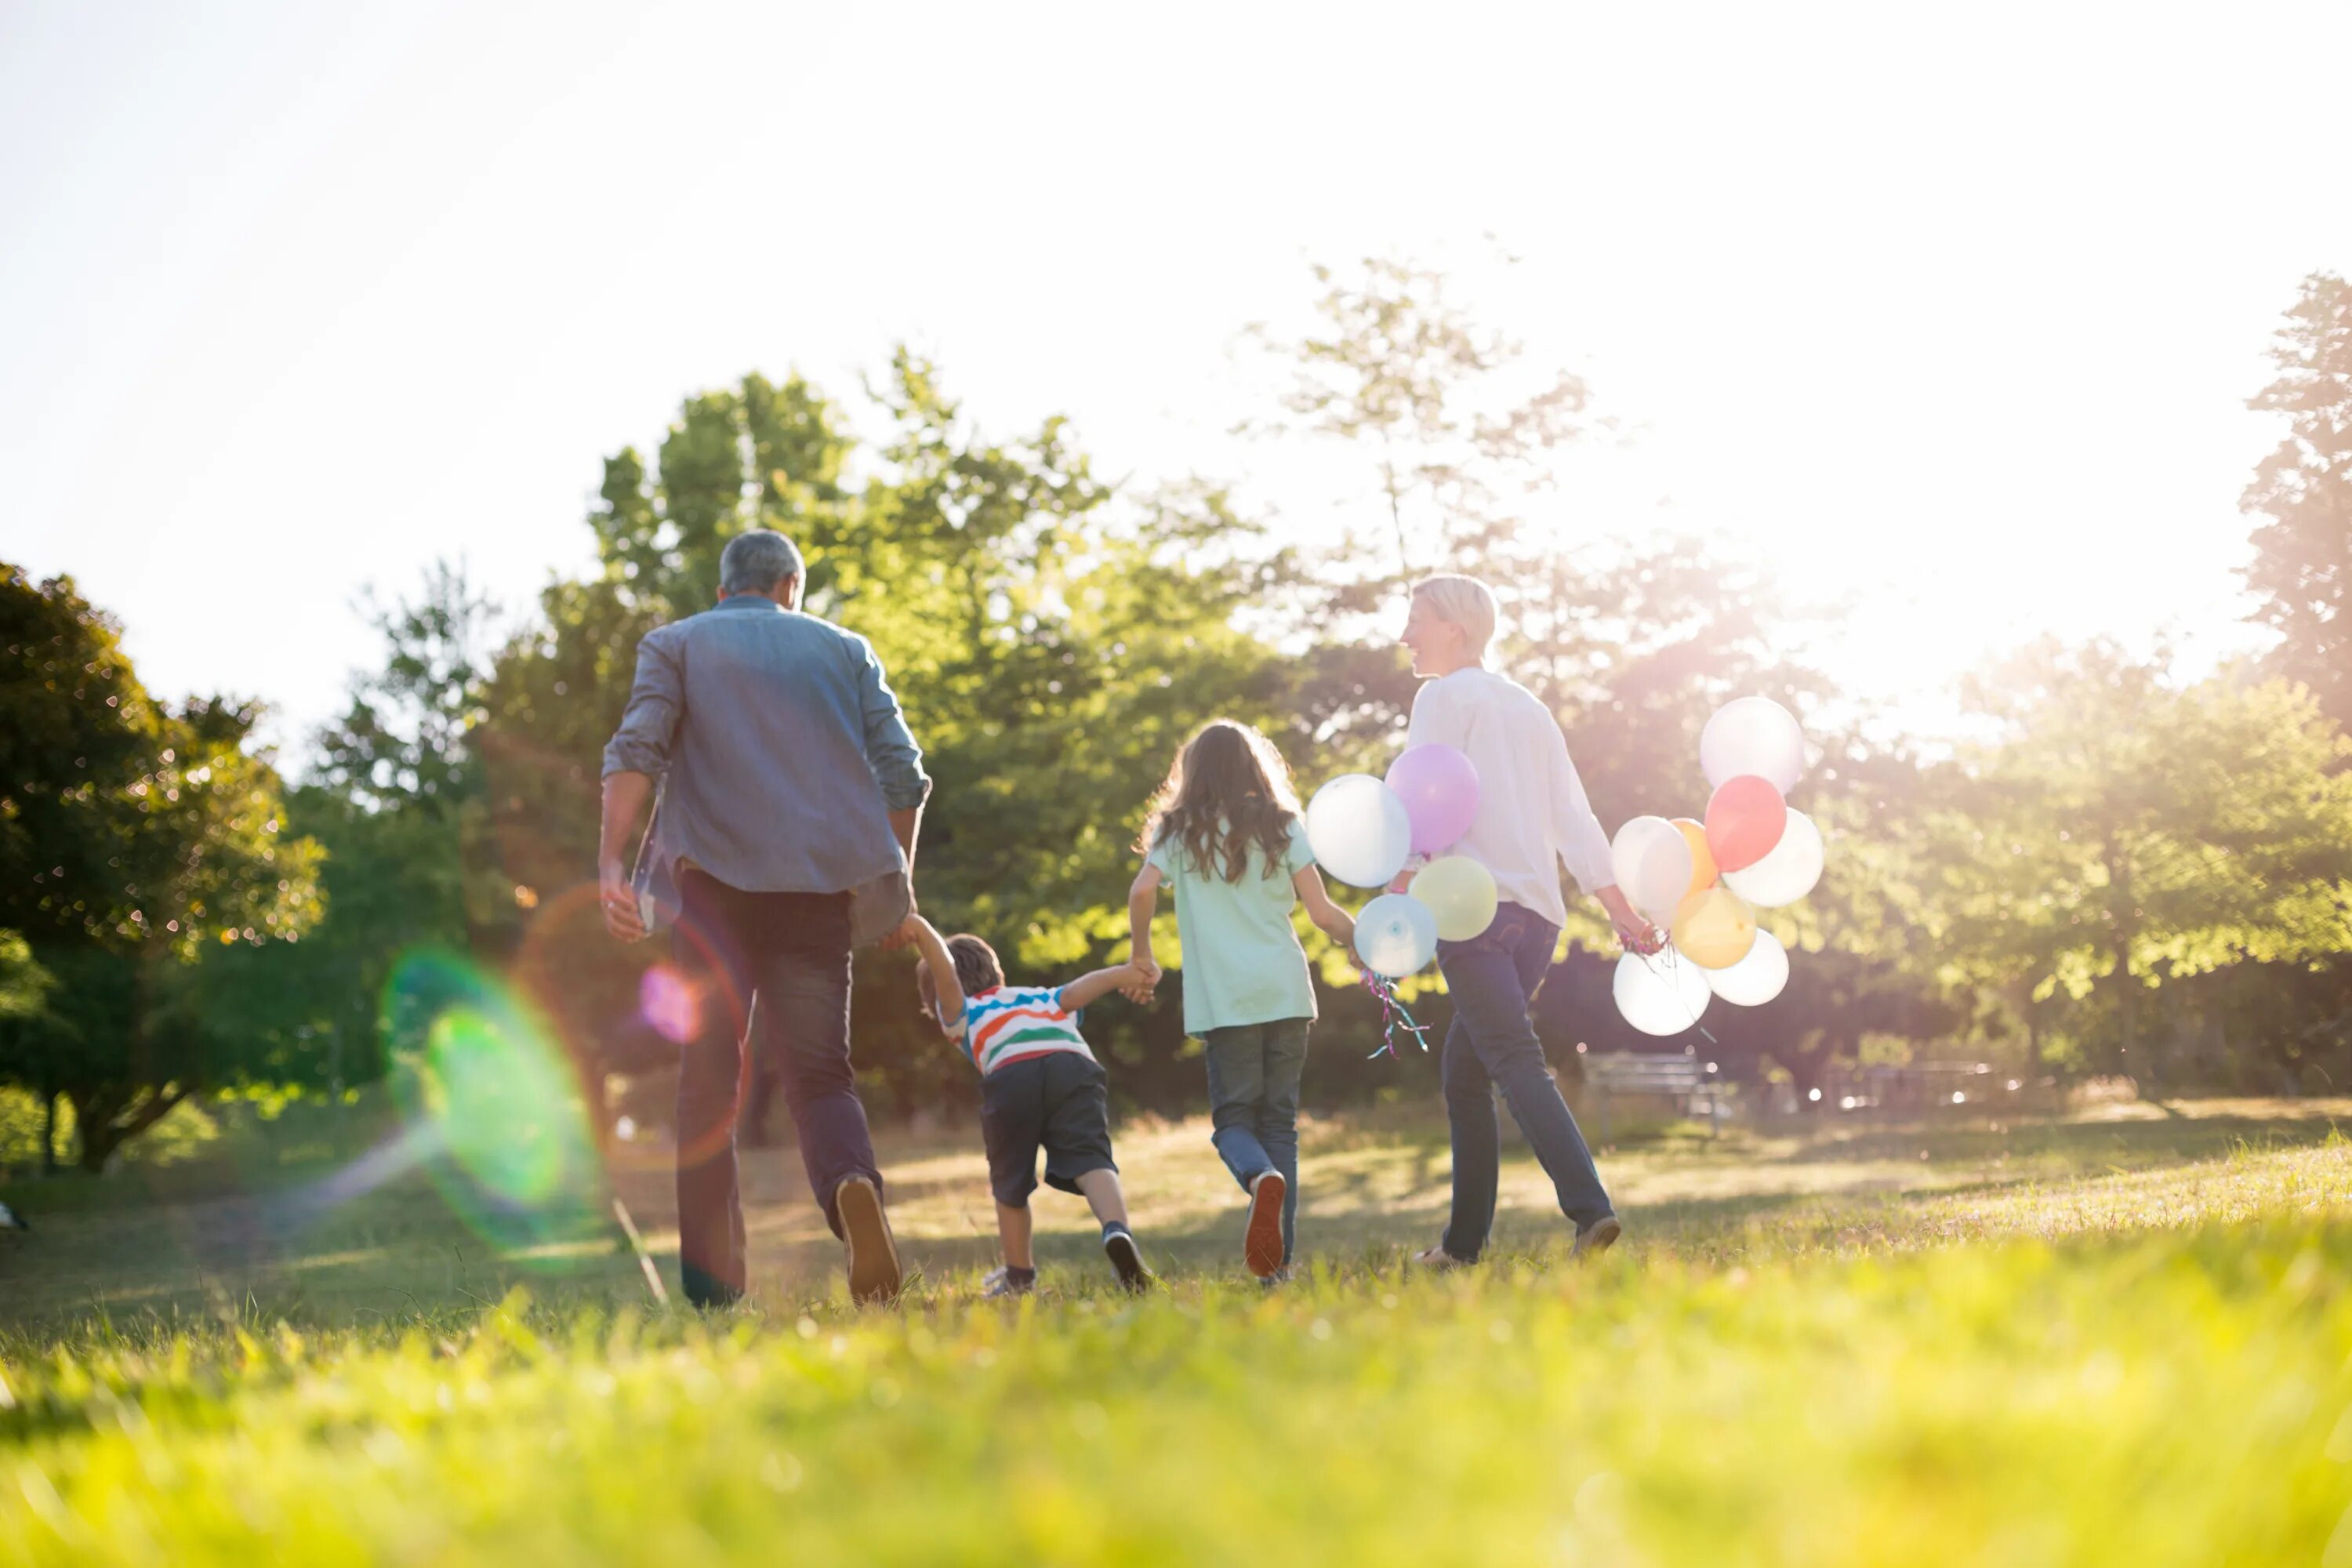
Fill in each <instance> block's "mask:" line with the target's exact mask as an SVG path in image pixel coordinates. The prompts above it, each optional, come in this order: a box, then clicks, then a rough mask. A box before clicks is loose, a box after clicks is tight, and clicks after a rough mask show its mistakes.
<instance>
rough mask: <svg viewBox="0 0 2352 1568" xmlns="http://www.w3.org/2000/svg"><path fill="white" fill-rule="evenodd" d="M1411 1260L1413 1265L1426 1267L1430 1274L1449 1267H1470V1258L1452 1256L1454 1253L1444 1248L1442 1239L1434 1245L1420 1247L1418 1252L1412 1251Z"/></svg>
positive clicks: (1441, 1272)
mask: <svg viewBox="0 0 2352 1568" xmlns="http://www.w3.org/2000/svg"><path fill="white" fill-rule="evenodd" d="M1412 1261H1413V1267H1415V1268H1424V1269H1427V1270H1428V1271H1429V1272H1430V1273H1432V1274H1443V1273H1444V1272H1445V1271H1446V1270H1448V1269H1451V1268H1469V1267H1470V1260H1469V1259H1468V1258H1456V1257H1454V1254H1452V1253H1450V1252H1448V1251H1446V1250H1445V1244H1444V1242H1442V1241H1441V1242H1439V1243H1438V1244H1437V1245H1436V1246H1435V1247H1423V1248H1422V1250H1420V1251H1419V1252H1416V1253H1414V1254H1413V1255H1412Z"/></svg>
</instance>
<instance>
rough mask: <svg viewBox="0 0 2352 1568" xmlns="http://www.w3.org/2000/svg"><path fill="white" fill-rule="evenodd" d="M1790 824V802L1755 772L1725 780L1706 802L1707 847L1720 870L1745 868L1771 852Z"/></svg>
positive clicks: (1770, 782) (1769, 781) (1768, 781)
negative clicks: (1712, 853)
mask: <svg viewBox="0 0 2352 1568" xmlns="http://www.w3.org/2000/svg"><path fill="white" fill-rule="evenodd" d="M1788 826H1789V803H1788V802H1787V801H1785V800H1783V799H1781V798H1780V790H1779V789H1777V788H1776V787H1774V785H1773V784H1772V781H1771V780H1770V779H1768V778H1759V776H1757V775H1756V774H1754V773H1741V774H1738V776H1737V777H1734V778H1727V779H1726V780H1724V781H1723V783H1722V784H1720V785H1718V786H1717V789H1716V792H1715V794H1714V795H1713V796H1712V797H1710V798H1709V799H1708V801H1707V803H1706V847H1707V848H1708V849H1709V850H1711V851H1713V852H1714V855H1715V864H1716V868H1717V870H1720V871H1745V870H1746V869H1748V867H1750V866H1753V865H1754V864H1756V862H1757V861H1759V860H1761V859H1762V858H1764V857H1765V856H1767V855H1769V854H1770V853H1771V852H1772V847H1773V846H1774V845H1776V844H1778V843H1780V835H1781V833H1782V832H1783V831H1784V830H1785V829H1786V828H1787V827H1788Z"/></svg>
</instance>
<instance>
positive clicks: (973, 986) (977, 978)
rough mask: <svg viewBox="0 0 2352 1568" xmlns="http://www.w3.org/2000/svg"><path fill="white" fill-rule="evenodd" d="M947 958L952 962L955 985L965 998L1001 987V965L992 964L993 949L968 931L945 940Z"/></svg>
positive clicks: (993, 960) (1002, 981)
mask: <svg viewBox="0 0 2352 1568" xmlns="http://www.w3.org/2000/svg"><path fill="white" fill-rule="evenodd" d="M948 957H949V958H950V959H952V960H953V961H954V963H955V972H956V984H958V985H960V986H961V987H962V988H963V994H965V995H967V996H977V995H979V994H981V993H982V992H983V991H993V990H995V989H996V988H997V987H998V986H1000V985H1002V984H1004V965H1003V964H1002V963H998V962H997V961H996V950H995V949H994V948H992V947H991V946H989V945H988V943H986V942H982V941H981V940H980V938H978V937H976V936H973V935H972V934H971V932H969V931H966V932H965V933H964V934H963V935H961V936H951V937H950V938H948Z"/></svg>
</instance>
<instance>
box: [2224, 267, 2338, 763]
mask: <svg viewBox="0 0 2352 1568" xmlns="http://www.w3.org/2000/svg"><path fill="white" fill-rule="evenodd" d="M2271 357H2272V359H2273V360H2274V361H2276V362H2277V363H2278V366H2279V376H2278V379H2277V380H2275V381H2273V382H2272V383H2271V384H2269V385H2268V386H2266V387H2264V388H2263V390H2262V392H2261V393H2260V394H2258V395H2256V396H2255V397H2254V398H2253V400H2252V405H2251V406H2252V407H2254V408H2257V409H2260V410H2262V411H2263V412H2265V413H2271V414H2283V415H2284V416H2286V418H2287V422H2288V432H2287V436H2286V438H2285V439H2284V441H2282V442H2280V443H2279V446H2278V447H2277V449H2276V450H2274V451H2273V452H2272V453H2271V455H2270V456H2269V457H2267V458H2263V461H2262V463H2261V464H2260V466H2259V467H2257V468H2255V470H2254V478H2253V482H2252V483H2251V484H2249V485H2248V486H2247V487H2246V491H2245V495H2244V496H2243V498H2242V500H2240V501H2239V503H2238V504H2239V508H2240V510H2242V511H2245V512H2247V513H2249V514H2250V515H2252V516H2253V517H2256V518H2259V519H2261V520H2263V521H2260V522H2259V523H2258V524H2257V525H2256V527H2255V529H2254V532H2253V543H2254V559H2253V563H2252V565H2250V566H2249V567H2247V568H2246V585H2247V587H2249V588H2251V589H2252V591H2253V592H2254V594H2255V595H2256V596H2257V598H2258V599H2259V601H2260V603H2259V604H2258V605H2257V607H2256V608H2255V610H2254V618H2255V619H2256V620H2259V621H2261V622H2262V623H2263V624H2264V625H2265V626H2272V627H2273V628H2275V629H2276V630H2277V631H2278V633H2279V634H2280V637H2281V639H2282V640H2281V641H2280V643H2279V646H2278V648H2277V650H2276V651H2275V653H2274V654H2273V656H2272V661H2273V668H2276V669H2277V671H2278V672H2279V673H2280V674H2282V675H2284V676H2285V677H2287V678H2288V679H2293V680H2299V681H2301V682H2303V684H2305V686H2308V687H2309V688H2311V689H2312V691H2313V692H2314V693H2315V695H2316V696H2317V697H2318V699H2319V705H2320V709H2321V710H2322V711H2323V712H2325V713H2326V714H2327V715H2328V716H2329V717H2330V718H2332V719H2334V720H2335V721H2336V723H2337V724H2339V725H2342V726H2344V727H2346V728H2347V729H2352V285H2347V283H2346V282H2345V280H2344V279H2341V278H2338V277H2336V276H2335V275H2334V274H2332V273H2326V272H2315V273H2313V274H2312V275H2311V276H2310V277H2308V278H2306V279H2304V282H2303V292H2302V295H2301V297H2300V298H2299V299H2297V300H2296V301H2295V304H2294V309H2293V310H2289V311H2288V312H2287V317H2286V325H2285V326H2284V327H2283V328H2281V329H2280V330H2279V331H2278V333H2277V335H2276V338H2275V341H2274V346H2273V348H2272V350H2271Z"/></svg>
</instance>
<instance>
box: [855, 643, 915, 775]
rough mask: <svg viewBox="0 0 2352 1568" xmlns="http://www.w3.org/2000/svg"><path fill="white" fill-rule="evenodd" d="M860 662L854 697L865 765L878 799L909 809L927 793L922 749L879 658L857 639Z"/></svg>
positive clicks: (871, 648)
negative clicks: (862, 729) (861, 726)
mask: <svg viewBox="0 0 2352 1568" xmlns="http://www.w3.org/2000/svg"><path fill="white" fill-rule="evenodd" d="M857 648H858V651H859V653H860V654H861V655H862V656H863V662H862V663H861V664H860V666H859V668H858V671H857V700H858V706H859V708H860V710H862V713H863V716H864V719H865V723H866V766H868V767H870V768H872V769H873V770H874V781H875V783H877V784H880V785H881V786H882V799H883V801H884V803H885V804H887V805H888V806H889V807H890V809H891V810H893V811H912V810H913V809H914V808H915V807H917V806H919V805H922V804H923V803H924V802H925V801H927V800H929V798H930V796H931V780H930V775H929V774H928V773H924V772H923V749H922V748H921V747H920V746H918V745H917V744H915V737H914V734H913V732H912V731H909V730H908V728H907V716H906V714H905V713H903V712H901V711H900V710H899V708H898V693H897V692H895V691H893V690H891V689H890V682H889V679H887V677H886V676H884V675H883V673H882V660H881V659H880V658H878V657H877V656H876V654H875V652H874V646H873V644H871V643H869V642H867V641H866V640H865V639H864V638H863V637H860V638H859V639H857Z"/></svg>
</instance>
